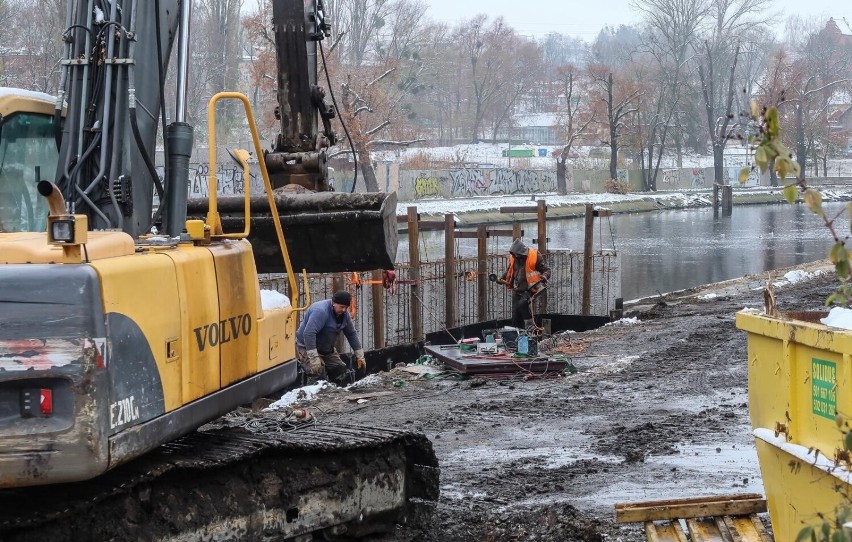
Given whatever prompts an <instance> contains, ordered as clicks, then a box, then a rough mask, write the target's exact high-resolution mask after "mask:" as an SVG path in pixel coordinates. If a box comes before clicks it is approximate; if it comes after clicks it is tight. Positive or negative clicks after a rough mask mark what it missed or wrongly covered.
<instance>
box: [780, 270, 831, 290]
mask: <svg viewBox="0 0 852 542" xmlns="http://www.w3.org/2000/svg"><path fill="white" fill-rule="evenodd" d="M823 274H825V271H822V270H819V271H812V272H810V273H808V272H807V271H802V270H801V269H795V270H793V271H789V272H788V273H786V274H785V275H784V278H783V279H782V280H779V281H778V282H776V283H775V284H776V285H777V286H786V285H788V284H797V283H799V282H805V281H808V280H811V279H814V278H816V277H819V276H820V275H823Z"/></svg>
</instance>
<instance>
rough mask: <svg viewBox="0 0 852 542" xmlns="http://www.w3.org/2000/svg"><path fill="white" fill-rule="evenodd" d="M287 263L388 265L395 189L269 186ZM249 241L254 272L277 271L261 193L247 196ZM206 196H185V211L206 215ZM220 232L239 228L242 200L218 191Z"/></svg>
mask: <svg viewBox="0 0 852 542" xmlns="http://www.w3.org/2000/svg"><path fill="white" fill-rule="evenodd" d="M274 197H275V204H276V207H277V208H278V216H279V218H280V220H281V227H282V228H283V230H284V238H285V239H286V242H287V251H288V252H289V254H290V260H291V262H292V264H293V268H294V269H296V270H299V271H301V270H302V269H306V270H307V271H308V272H311V273H337V272H343V271H371V270H374V269H393V266H394V260H395V258H396V249H397V243H398V235H397V224H396V193H393V192H391V193H381V192H378V193H368V194H343V193H339V192H320V193H315V194H287V193H283V192H281V191H275V192H274ZM250 201H251V204H250V209H251V231H250V233H249V238H248V239H249V241H250V242H251V244H252V247H253V250H254V258H255V264H256V265H257V271H258V273H283V272H285V269H284V260H283V258H282V257H281V250H280V249H279V247H278V237H277V236H276V233H275V223H274V221H273V218H272V213H271V212H270V210H269V202H268V201H267V199H266V196H261V197H252V198H251V200H250ZM207 208H208V202H207V199H191V200H189V202H188V215H189V217H194V218H203V217H205V216H206V213H207ZM218 209H219V215H220V216H221V219H222V229H223V230H224V231H225V233H228V232H238V231H243V230H244V227H245V216H244V215H245V200H244V198H242V197H241V196H220V197H219V198H218Z"/></svg>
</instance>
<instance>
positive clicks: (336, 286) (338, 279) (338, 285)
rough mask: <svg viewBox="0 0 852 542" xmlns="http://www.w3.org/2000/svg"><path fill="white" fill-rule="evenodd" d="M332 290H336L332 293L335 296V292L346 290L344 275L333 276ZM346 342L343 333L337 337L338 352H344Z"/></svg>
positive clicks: (335, 344)
mask: <svg viewBox="0 0 852 542" xmlns="http://www.w3.org/2000/svg"><path fill="white" fill-rule="evenodd" d="M331 289H332V290H334V291H333V292H332V295H334V293H335V292H338V291H340V290H345V289H346V279H345V278H344V277H343V275H340V274H335V275H332V277H331ZM345 341H346V338H345V337H344V336H343V333H341V334H340V335H338V336H337V341H335V343H334V348H335V349H336V350H337V351H338V352H343V349H344V348H345V346H346V342H345Z"/></svg>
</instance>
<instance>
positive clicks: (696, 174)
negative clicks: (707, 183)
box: [691, 167, 704, 188]
mask: <svg viewBox="0 0 852 542" xmlns="http://www.w3.org/2000/svg"><path fill="white" fill-rule="evenodd" d="M691 174H692V188H703V187H704V170H703V169H701V168H698V167H694V168H692V172H691Z"/></svg>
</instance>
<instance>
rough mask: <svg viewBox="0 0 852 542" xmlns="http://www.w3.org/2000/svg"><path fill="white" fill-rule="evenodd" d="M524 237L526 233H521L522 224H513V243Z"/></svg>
mask: <svg viewBox="0 0 852 542" xmlns="http://www.w3.org/2000/svg"><path fill="white" fill-rule="evenodd" d="M523 235H524V233H523V232H522V231H521V223H520V222H515V223H514V224H512V241H514V240H515V239H520V238H521V236H523Z"/></svg>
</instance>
